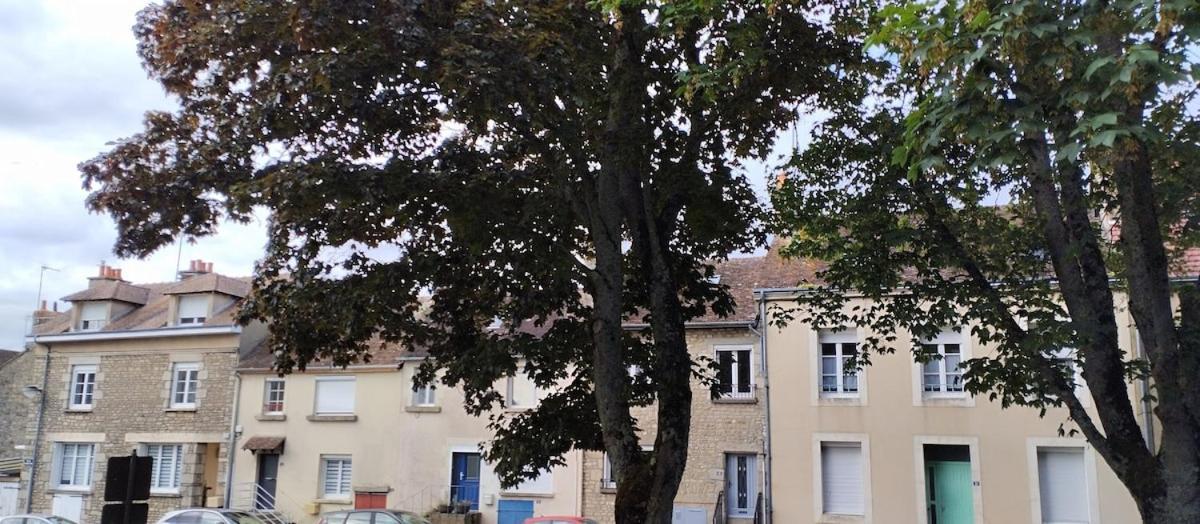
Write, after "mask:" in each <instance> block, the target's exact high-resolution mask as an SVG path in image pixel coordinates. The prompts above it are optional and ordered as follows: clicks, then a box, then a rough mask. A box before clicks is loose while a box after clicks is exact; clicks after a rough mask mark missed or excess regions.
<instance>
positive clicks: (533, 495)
mask: <svg viewBox="0 0 1200 524" xmlns="http://www.w3.org/2000/svg"><path fill="white" fill-rule="evenodd" d="M616 491H617V490H616V489H613V492H614V493H615V492H616ZM500 496H501V497H512V498H522V499H552V498H554V494H553V493H522V492H519V491H501V492H500Z"/></svg>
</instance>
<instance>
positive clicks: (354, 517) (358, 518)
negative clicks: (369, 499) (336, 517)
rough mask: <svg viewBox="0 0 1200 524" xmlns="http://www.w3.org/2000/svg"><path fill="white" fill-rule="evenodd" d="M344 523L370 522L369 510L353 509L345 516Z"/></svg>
mask: <svg viewBox="0 0 1200 524" xmlns="http://www.w3.org/2000/svg"><path fill="white" fill-rule="evenodd" d="M346 524H371V512H370V511H354V512H351V513H350V515H349V516H347V517H346Z"/></svg>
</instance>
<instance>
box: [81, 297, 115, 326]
mask: <svg viewBox="0 0 1200 524" xmlns="http://www.w3.org/2000/svg"><path fill="white" fill-rule="evenodd" d="M97 305H98V306H100V307H99V308H96V307H95V306H97ZM89 306H91V307H89ZM89 309H92V310H96V309H100V310H102V316H100V317H98V318H88V316H89V315H87V311H88V310H89ZM108 321H109V305H108V304H107V303H104V302H99V301H91V302H83V303H81V304H80V305H79V331H88V332H91V331H100V330H103V329H104V328H105V327H106V326H108Z"/></svg>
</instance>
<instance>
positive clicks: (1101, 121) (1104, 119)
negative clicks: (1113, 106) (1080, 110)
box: [1088, 112, 1117, 129]
mask: <svg viewBox="0 0 1200 524" xmlns="http://www.w3.org/2000/svg"><path fill="white" fill-rule="evenodd" d="M1088 122H1089V123H1090V124H1091V127H1092V129H1100V128H1101V127H1104V126H1115V125H1117V113H1115V112H1109V113H1104V114H1100V115H1096V116H1094V117H1092V118H1091V119H1090V120H1089V121H1088Z"/></svg>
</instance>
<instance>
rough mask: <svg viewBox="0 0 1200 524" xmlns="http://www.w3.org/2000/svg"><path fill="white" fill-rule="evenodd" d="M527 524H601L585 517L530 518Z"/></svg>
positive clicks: (526, 521)
mask: <svg viewBox="0 0 1200 524" xmlns="http://www.w3.org/2000/svg"><path fill="white" fill-rule="evenodd" d="M525 524H599V523H598V522H596V521H594V520H592V519H585V518H583V517H565V516H561V515H559V516H550V517H530V518H527V519H525Z"/></svg>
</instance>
